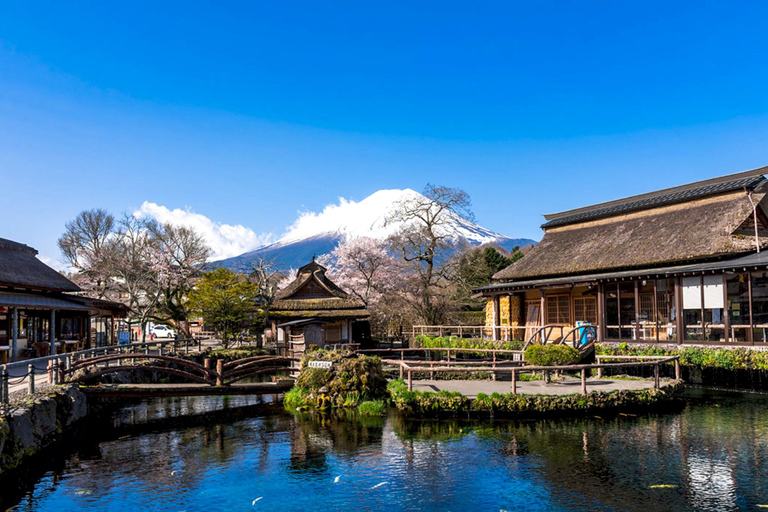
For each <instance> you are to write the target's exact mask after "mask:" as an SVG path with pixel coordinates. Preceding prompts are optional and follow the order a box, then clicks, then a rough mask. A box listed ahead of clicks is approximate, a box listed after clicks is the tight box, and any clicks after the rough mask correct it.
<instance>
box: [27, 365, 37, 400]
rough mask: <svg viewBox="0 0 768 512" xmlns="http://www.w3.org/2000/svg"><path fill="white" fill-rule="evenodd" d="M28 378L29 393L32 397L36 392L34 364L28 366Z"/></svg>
mask: <svg viewBox="0 0 768 512" xmlns="http://www.w3.org/2000/svg"><path fill="white" fill-rule="evenodd" d="M27 377H29V382H28V383H27V393H29V394H30V395H31V394H34V392H35V365H33V364H32V363H30V364H28V365H27Z"/></svg>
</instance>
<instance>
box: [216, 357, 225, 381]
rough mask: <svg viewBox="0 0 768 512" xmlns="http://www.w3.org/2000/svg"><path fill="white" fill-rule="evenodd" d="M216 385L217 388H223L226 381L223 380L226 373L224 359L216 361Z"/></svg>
mask: <svg viewBox="0 0 768 512" xmlns="http://www.w3.org/2000/svg"><path fill="white" fill-rule="evenodd" d="M216 373H217V375H216V385H217V386H223V385H224V381H223V380H222V379H221V377H222V374H223V373H224V360H223V359H217V360H216Z"/></svg>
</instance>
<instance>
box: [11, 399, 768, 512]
mask: <svg viewBox="0 0 768 512" xmlns="http://www.w3.org/2000/svg"><path fill="white" fill-rule="evenodd" d="M690 398H691V401H690V402H689V404H688V406H687V407H686V408H685V410H683V411H681V412H679V413H675V414H664V415H650V416H616V417H610V418H608V417H605V418H598V417H593V418H587V419H580V420H567V421H554V420H549V421H533V420H531V421H485V422H471V421H446V420H442V421H437V420H426V421H413V420H407V419H405V418H403V417H401V416H398V415H395V414H392V415H390V416H389V417H388V418H386V419H374V420H366V421H359V420H358V419H357V418H355V417H346V416H345V415H344V414H337V415H330V416H328V415H319V414H296V415H293V414H288V413H285V412H283V411H281V410H280V409H278V408H277V407H272V408H271V409H270V410H271V411H273V412H267V413H265V412H261V413H260V414H259V416H258V417H252V418H248V419H244V420H238V421H229V422H224V423H221V422H219V423H213V424H201V425H196V426H185V427H183V428H176V427H174V428H171V429H166V430H162V431H156V432H140V433H137V434H135V435H130V436H129V437H123V436H121V438H119V439H112V440H109V441H102V442H100V443H98V444H97V447H96V449H95V450H94V444H95V443H93V444H91V445H90V446H85V447H83V448H84V449H81V450H80V451H78V452H77V453H76V454H74V455H72V456H70V457H69V458H68V459H67V460H66V463H65V464H64V465H63V466H61V467H59V468H57V469H56V470H55V471H51V472H49V473H48V474H46V475H45V476H44V477H43V479H42V480H41V481H40V482H39V483H38V484H37V485H36V486H35V488H34V489H33V490H32V491H31V492H30V493H28V494H27V495H26V496H25V497H24V499H23V500H22V502H21V503H20V505H19V507H18V510H50V509H56V510H121V511H122V510H137V509H138V510H141V509H146V508H150V507H149V504H151V508H152V509H153V510H169V511H171V510H174V511H178V510H187V511H193V510H211V509H221V508H224V509H227V508H229V509H232V510H246V509H247V510H254V509H258V508H268V509H274V510H316V509H319V508H324V509H332V510H441V511H442V510H462V511H468V510H489V511H494V512H495V511H498V510H532V511H538V510H566V511H571V510H610V511H613V510H626V511H655V510H658V511H662V510H663V511H667V510H717V511H720V510H753V509H756V508H757V506H758V505H760V504H768V488H766V483H765V482H766V480H765V479H764V478H762V472H763V470H764V469H765V464H766V456H768V446H767V444H768V437H766V435H765V434H766V433H768V432H767V431H768V408H766V407H765V406H766V405H768V397H766V396H765V395H747V394H735V393H714V392H702V391H699V392H694V393H693V394H692V395H691V397H690ZM210 405H211V404H208V406H210ZM144 406H145V407H147V410H163V411H164V412H163V414H165V413H167V412H171V413H173V414H176V413H177V412H178V411H179V410H181V409H183V408H184V407H192V408H193V409H194V408H198V409H195V410H199V407H203V408H205V407H208V406H204V405H200V404H197V405H187V406H181V405H179V404H176V405H174V406H172V407H171V408H170V409H168V408H167V407H168V406H167V404H164V405H158V404H144ZM164 408H165V409H164ZM139 410H143V409H140V408H139V409H134V411H133V413H136V412H137V411H139ZM133 413H132V414H133ZM126 414H127V413H126ZM142 414H143V413H142ZM128 417H131V414H128ZM135 418H136V415H135V414H134V416H133V419H134V420H135ZM96 454H98V455H97V456H96ZM127 490H129V492H126V491H127ZM257 498H261V499H260V500H258V501H254V500H256V499H257Z"/></svg>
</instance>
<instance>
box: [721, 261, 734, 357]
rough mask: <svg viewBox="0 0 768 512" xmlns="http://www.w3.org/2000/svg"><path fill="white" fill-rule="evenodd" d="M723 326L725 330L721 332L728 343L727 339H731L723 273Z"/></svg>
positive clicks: (726, 282) (726, 285)
mask: <svg viewBox="0 0 768 512" xmlns="http://www.w3.org/2000/svg"><path fill="white" fill-rule="evenodd" d="M723 327H724V330H725V332H724V333H723V337H724V338H725V342H726V343H728V342H729V341H733V340H732V339H731V337H730V334H731V315H730V313H728V281H727V280H726V279H725V274H723Z"/></svg>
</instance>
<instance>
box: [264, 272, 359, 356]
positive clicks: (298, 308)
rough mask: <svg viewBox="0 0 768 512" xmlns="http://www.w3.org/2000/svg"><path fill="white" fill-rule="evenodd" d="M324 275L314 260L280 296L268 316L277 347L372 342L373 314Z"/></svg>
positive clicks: (290, 347) (298, 349)
mask: <svg viewBox="0 0 768 512" xmlns="http://www.w3.org/2000/svg"><path fill="white" fill-rule="evenodd" d="M325 273H326V268H325V267H323V266H322V265H320V264H319V263H317V262H316V261H315V260H314V258H313V259H312V261H311V262H310V263H308V264H307V265H304V266H303V267H301V268H300V269H299V271H298V275H297V276H296V279H295V280H294V281H293V282H292V283H291V284H289V285H288V286H286V287H285V288H283V289H282V290H280V291H279V292H278V293H277V295H276V297H275V301H274V302H273V304H272V307H271V309H270V312H269V315H270V318H271V319H272V332H273V333H275V339H276V342H277V344H278V346H282V347H286V348H287V349H288V350H291V351H293V352H303V351H304V349H305V348H306V347H308V346H310V345H317V346H318V347H325V346H327V345H337V344H349V343H358V344H365V343H367V342H368V341H369V340H370V326H369V323H368V317H369V316H370V314H369V313H368V310H367V309H366V308H365V305H364V304H363V303H362V302H361V301H359V300H358V299H356V298H354V297H352V296H350V295H349V294H348V293H347V292H345V291H344V290H342V289H341V288H339V287H338V286H337V285H336V284H334V283H333V281H331V280H330V279H329V278H328V277H327V276H326V275H325Z"/></svg>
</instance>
